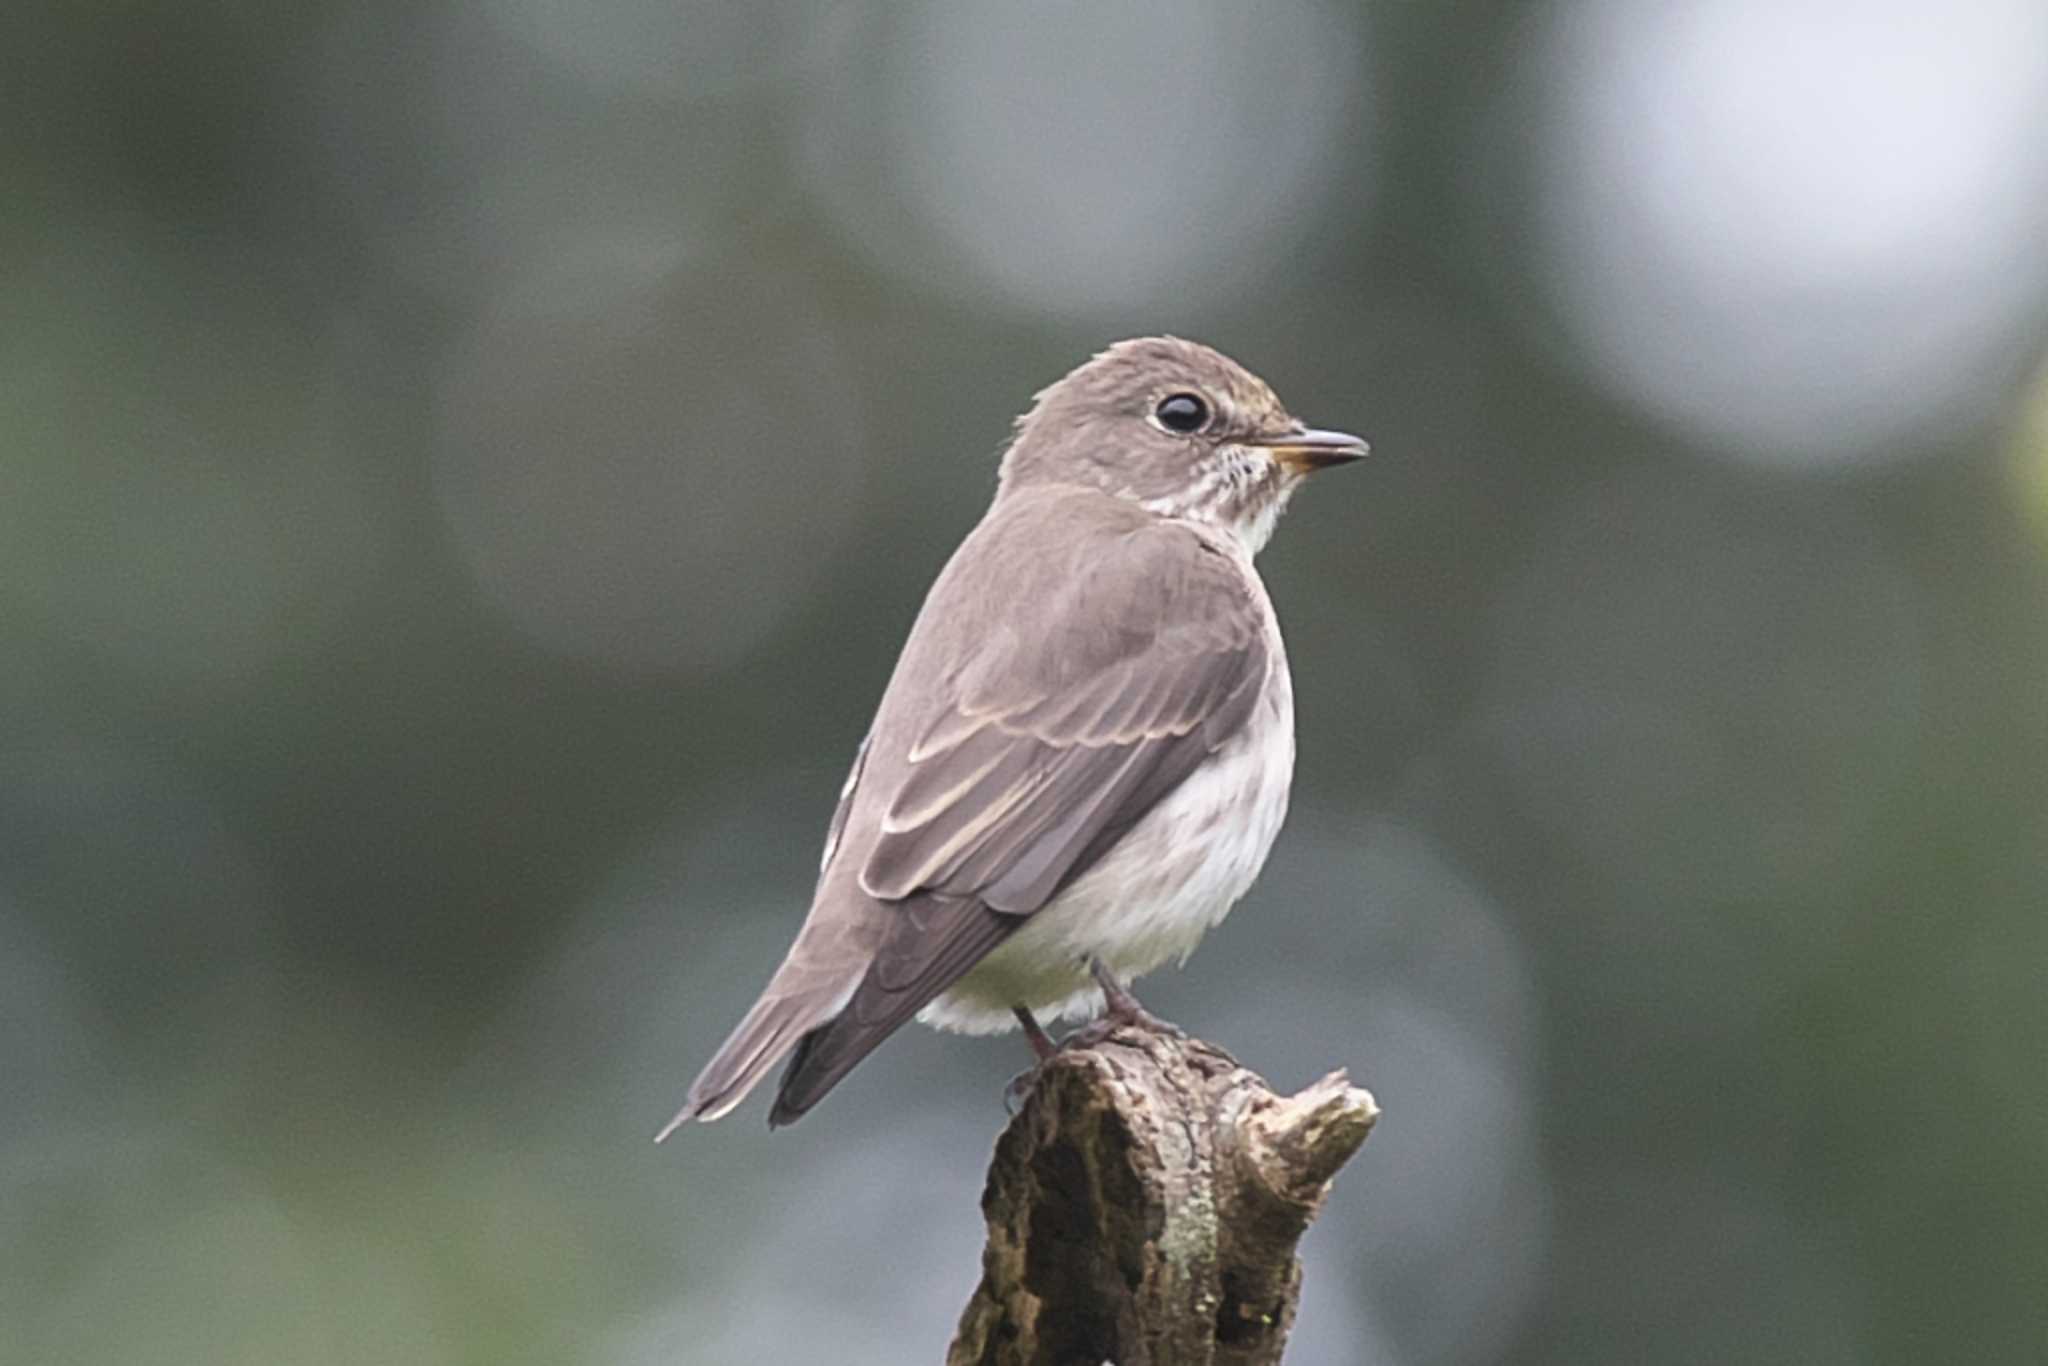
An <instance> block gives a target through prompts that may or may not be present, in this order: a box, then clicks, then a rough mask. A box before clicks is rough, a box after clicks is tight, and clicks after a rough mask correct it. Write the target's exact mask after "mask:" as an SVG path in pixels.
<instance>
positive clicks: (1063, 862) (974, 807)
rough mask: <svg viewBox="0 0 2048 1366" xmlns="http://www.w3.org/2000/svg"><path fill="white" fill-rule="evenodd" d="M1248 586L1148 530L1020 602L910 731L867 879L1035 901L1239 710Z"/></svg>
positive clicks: (1209, 554) (1176, 532) (1010, 908)
mask: <svg viewBox="0 0 2048 1366" xmlns="http://www.w3.org/2000/svg"><path fill="white" fill-rule="evenodd" d="M1255 593H1256V590H1255V589H1254V588H1253V586H1252V585H1251V584H1250V583H1249V581H1248V578H1247V576H1246V574H1245V571H1244V570H1242V569H1241V568H1240V567H1239V566H1238V564H1237V563H1236V562H1234V561H1233V560H1231V559H1230V558H1228V557H1227V556H1225V555H1224V554H1222V553H1221V552H1219V551H1216V550H1214V549H1212V548H1210V547H1208V546H1207V545H1206V544H1205V543H1204V542H1202V541H1200V540H1198V539H1197V538H1196V537H1195V535H1194V533H1193V532H1191V531H1188V530H1186V529H1185V528H1179V527H1172V526H1157V525H1155V526H1151V527H1147V528H1144V529H1143V530H1141V531H1138V532H1135V533H1132V534H1130V535H1128V536H1126V537H1124V538H1123V539H1122V541H1121V542H1120V543H1119V544H1118V545H1117V547H1116V552H1115V553H1112V554H1107V555H1104V556H1101V557H1099V560H1098V562H1097V563H1096V564H1094V565H1091V566H1090V567H1089V570H1088V572H1085V573H1083V574H1080V575H1075V576H1072V577H1071V578H1070V579H1069V581H1068V584H1067V586H1066V588H1065V590H1064V591H1063V592H1060V593H1058V594H1056V595H1055V596H1053V597H1052V598H1050V599H1048V600H1041V601H1037V602H1029V603H1019V604H1015V605H1014V608H1013V612H1012V613H1011V614H1010V615H1009V619H1008V620H1007V621H1005V622H1003V623H1001V624H1000V625H992V627H991V629H990V630H989V631H988V632H986V633H985V634H983V635H981V636H980V637H979V638H977V639H975V640H974V641H973V642H972V645H971V647H970V649H969V651H967V657H966V658H965V659H964V660H962V661H960V664H959V666H958V667H957V669H956V671H955V672H953V673H952V675H951V677H952V682H951V684H950V685H949V686H947V687H946V688H944V689H942V690H941V693H940V698H939V704H938V705H937V706H935V707H934V708H933V709H932V714H931V715H930V717H929V719H928V720H926V721H925V722H924V724H923V725H922V726H921V727H919V728H917V729H916V730H915V731H913V732H911V733H910V736H909V738H910V744H909V747H908V753H907V755H906V756H905V762H904V763H903V764H902V765H901V766H900V767H898V768H897V770H896V774H897V782H896V784H895V787H894V790H893V792H891V793H890V794H889V796H888V801H887V804H886V806H885V807H884V808H883V812H882V818H881V829H880V832H879V834H878V836H877V838H876V839H875V841H874V843H873V845H872V846H871V847H870V849H869V850H868V854H867V860H866V862H865V863H864V864H863V866H862V868H861V874H860V880H861V886H862V888H863V889H864V890H866V891H867V892H868V894H869V895H871V896H875V897H878V898H880V899H882V900H885V901H894V900H900V899H902V898H905V897H909V896H912V895H913V894H916V893H919V892H932V893H938V894H941V895H944V896H949V897H961V898H973V899H975V900H978V901H981V902H982V903H984V904H985V905H987V906H989V907H991V908H993V909H995V910H997V911H1001V912H1004V913H1006V914H1009V915H1028V914H1029V913H1031V912H1032V911H1035V910H1037V909H1038V908H1039V907H1040V906H1043V905H1044V904H1045V903H1046V902H1047V901H1049V900H1050V899H1051V898H1052V896H1053V894H1054V893H1055V892H1057V891H1058V890H1059V889H1060V888H1062V887H1064V886H1065V885H1066V884H1067V883H1068V882H1070V881H1071V880H1073V879H1074V878H1075V877H1077V876H1079V875H1080V874H1081V873H1082V872H1084V871H1085V870H1086V869H1087V868H1088V866H1089V865H1090V864H1092V863H1093V862H1094V860H1095V859H1096V858H1098V857H1100V855H1101V854H1102V853H1103V851H1104V850H1105V849H1106V848H1107V847H1108V846H1109V845H1110V844H1111V843H1113V842H1114V841H1115V839H1116V838H1117V837H1118V836H1119V835H1121V834H1122V833H1123V832H1124V831H1125V830H1127V829H1129V828H1130V827H1131V825H1132V824H1133V823H1135V822H1136V821H1137V819H1138V818H1139V817H1140V816H1142V815H1143V814H1144V813H1145V812H1146V811H1147V810H1148V809H1150V808H1151V806H1152V805H1153V804H1154V803H1155V802H1157V801H1158V800H1159V799H1160V798H1161V797H1162V796H1164V795H1165V794H1166V793H1167V792H1169V791H1171V790H1172V789H1173V788H1174V787H1175V786H1177V785H1178V784H1179V783H1180V782H1181V781H1182V780H1183V779H1184V778H1186V777H1187V776H1188V774H1190V773H1191V772H1193V771H1194V769H1195V767H1196V766H1197V765H1198V764H1200V763H1201V762H1202V760H1203V759H1205V758H1207V757H1208V756H1209V755H1210V754H1211V753H1212V752H1214V751H1215V749H1216V748H1217V746H1219V745H1220V744H1222V743H1223V741H1224V740H1225V739H1227V738H1228V737H1229V736H1230V735H1231V734H1232V733H1233V732H1235V731H1236V730H1237V729H1238V728H1239V727H1240V726H1242V725H1243V724H1244V723H1245V720H1246V719H1247V717H1249V715H1250V713H1251V709H1252V707H1253V706H1254V705H1255V704H1256V702H1257V701H1258V698H1259V696H1260V694H1261V691H1262V688H1263V685H1264V683H1265V681H1266V676H1267V672H1268V670H1269V669H1270V667H1271V661H1270V659H1269V658H1268V657H1267V656H1268V651H1267V648H1266V641H1265V630H1264V622H1263V618H1262V612H1263V610H1264V609H1263V603H1262V602H1261V600H1260V599H1259V598H1258V597H1257V596H1255ZM877 795H879V794H877Z"/></svg>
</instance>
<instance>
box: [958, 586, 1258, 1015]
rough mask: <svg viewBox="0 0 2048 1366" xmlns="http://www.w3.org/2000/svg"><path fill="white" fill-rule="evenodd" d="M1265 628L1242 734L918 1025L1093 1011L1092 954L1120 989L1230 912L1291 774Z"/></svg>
mask: <svg viewBox="0 0 2048 1366" xmlns="http://www.w3.org/2000/svg"><path fill="white" fill-rule="evenodd" d="M1267 629H1268V632H1269V645H1270V647H1271V651H1272V655H1271V657H1272V660H1273V668H1272V673H1271V674H1270V675H1269V676H1268V678H1267V681H1266V687H1265V691H1264V694H1263V695H1262V696H1261V698H1260V700H1259V703H1258V705H1257V706H1256V707H1255V708H1254V709H1253V711H1252V715H1251V717H1250V718H1249V719H1248V720H1247V721H1246V723H1245V726H1244V729H1242V730H1240V731H1239V732H1238V733H1237V734H1236V735H1234V736H1232V737H1231V738H1230V739H1229V740H1228V741H1226V742H1225V743H1224V744H1223V746H1222V748H1220V749H1218V750H1217V751H1216V753H1215V754H1213V755H1212V756H1210V758H1209V759H1208V761H1207V762H1205V763H1204V764H1203V765H1202V766H1201V767H1200V768H1198V769H1196V770H1195V771H1194V773H1192V774H1190V775H1189V777H1188V778H1187V780H1186V781H1185V782H1183V783H1182V784H1181V785H1180V786H1179V787H1177V788H1175V789H1174V790H1173V791H1172V792H1170V793H1168V794H1167V795H1166V797H1165V798H1164V799H1162V800H1161V801H1160V803H1159V804H1158V805H1157V806H1155V807H1153V808H1152V810H1150V811H1149V812H1147V813H1146V814H1145V816H1144V817H1143V818H1142V819H1141V820H1140V821H1139V822H1138V823H1137V824H1136V825H1135V826H1133V827H1131V830H1130V832H1129V833H1128V834H1126V835H1125V836H1124V837H1123V838H1122V839H1121V840H1118V841H1117V843H1116V845H1115V847H1113V848H1112V849H1111V850H1110V851H1109V853H1108V854H1106V855H1105V856H1104V857H1103V858H1102V860H1101V861H1100V862H1099V863H1097V864H1096V865H1095V866H1094V867H1093V868H1091V869H1089V870H1088V871H1087V872H1086V873H1083V874H1082V875H1081V876H1080V877H1079V878H1077V879H1075V881H1074V883H1073V885H1071V886H1069V887H1068V888H1066V889H1065V890H1064V891H1062V892H1061V893H1060V894H1059V895H1058V896H1057V897H1055V898H1054V899H1053V900H1052V902H1050V903H1049V904H1048V905H1046V906H1045V907H1044V908H1043V909H1041V910H1039V911H1038V912H1037V913H1036V914H1035V915H1033V916H1032V917H1031V918H1030V919H1029V920H1028V921H1026V922H1025V924H1024V927H1023V928H1022V929H1020V930H1018V931H1017V933H1016V934H1014V935H1012V936H1011V937H1010V938H1009V939H1008V940H1007V941H1005V942H1004V943H1003V945H1002V946H1001V947H1000V948H998V949H997V950H996V951H995V952H993V953H991V954H990V955H989V956H988V957H987V958H985V959H983V960H982V961H981V963H980V964H978V965H977V966H976V967H975V969H974V971H973V972H971V973H969V974H968V975H967V976H966V977H964V978H962V979H961V980H960V981H959V982H957V983H955V984H954V986H953V988H952V989H951V990H950V991H948V992H946V993H945V994H944V995H942V996H940V997H939V998H938V999H937V1000H935V1001H933V1002H932V1003H931V1004H930V1005H928V1006H926V1007H925V1008H924V1010H923V1012H922V1013H920V1014H919V1016H918V1018H919V1019H920V1020H922V1021H923V1022H924V1023H926V1024H929V1025H934V1026H936V1027H938V1028H940V1029H952V1030H959V1031H961V1032H964V1033H972V1034H983V1033H993V1032H996V1031H999V1030H1005V1029H1010V1028H1014V1027H1015V1020H1014V1018H1013V1017H1012V1015H1011V1013H1010V1008H1011V1007H1012V1006H1014V1005H1018V1004H1024V1005H1028V1006H1029V1007H1031V1009H1032V1010H1033V1011H1034V1012H1035V1013H1036V1014H1037V1015H1038V1017H1039V1019H1040V1020H1041V1022H1046V1021H1051V1020H1055V1019H1059V1018H1062V1017H1066V1016H1072V1015H1085V1014H1092V1013H1094V1012H1095V1011H1097V1010H1099V1009H1100V1007H1101V993H1100V992H1099V991H1097V990H1096V989H1095V987H1094V984H1093V981H1092V979H1091V978H1090V976H1089V974H1088V970H1087V966H1086V964H1087V961H1088V959H1089V958H1090V957H1091V956H1093V957H1099V958H1101V959H1102V960H1103V962H1104V963H1106V964H1107V965H1108V966H1109V967H1110V968H1111V969H1112V970H1113V971H1114V972H1116V973H1117V975H1118V976H1120V977H1123V978H1125V979H1126V980H1128V979H1129V978H1133V977H1136V976H1139V975H1141V974H1143V973H1145V972H1149V971H1150V970H1151V969H1153V968H1156V967H1158V966H1159V965H1160V964H1161V963H1164V962H1165V961H1167V960H1168V959H1173V960H1175V961H1184V960H1185V959H1186V958H1187V956H1188V955H1189V954H1190V953H1192V952H1193V951H1194V948H1195V945H1196V944H1197V943H1199V942H1200V941H1201V938H1202V936H1203V935H1204V934H1206V933H1207V932H1208V930H1209V928H1210V927H1211V926H1213V925H1215V924H1216V923H1217V922H1218V921H1220V920H1222V919H1223V917H1224V916H1225V915H1227V914H1228V913H1229V911H1230V908H1231V907H1232V906H1234V905H1235V904H1236V903H1237V901H1238V899H1239V898H1240V897H1242V896H1243V895H1244V894H1245V892H1246V890H1247V889H1249V888H1250V887H1251V885H1252V880H1253V879H1254V878H1256V877H1257V876H1258V874H1259V869H1260V868H1261V867H1263V866H1264V865H1265V862H1266V855H1267V853H1268V852H1269V851H1270V850H1271V849H1272V847H1273V840H1274V838H1275V837H1276V836H1278V835H1279V833H1280V824H1281V822H1282V821H1283V820H1284V819H1285V818H1286V816H1287V790H1288V785H1289V784H1290V782H1291V781H1292V779H1293V776H1294V686H1293V683H1292V681H1291V680H1290V679H1289V677H1288V673H1287V657H1286V654H1285V652H1284V651H1283V649H1282V647H1281V644H1280V634H1279V630H1278V628H1277V626H1275V625H1273V624H1272V622H1271V618H1270V617H1269V618H1268V628H1267Z"/></svg>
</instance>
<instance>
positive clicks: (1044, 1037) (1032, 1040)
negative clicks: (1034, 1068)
mask: <svg viewBox="0 0 2048 1366" xmlns="http://www.w3.org/2000/svg"><path fill="white" fill-rule="evenodd" d="M1010 1009H1011V1011H1012V1012H1014V1013H1015V1015H1016V1016H1017V1023H1018V1024H1020V1025H1023V1026H1024V1041H1025V1042H1026V1043H1028V1044H1030V1045H1031V1052H1032V1054H1033V1055H1034V1056H1035V1057H1036V1058H1037V1059H1038V1060H1039V1061H1040V1062H1044V1061H1045V1060H1046V1059H1047V1058H1049V1057H1051V1056H1052V1055H1053V1054H1055V1053H1057V1052H1059V1051H1060V1046H1059V1045H1058V1044H1056V1043H1054V1042H1053V1039H1052V1035H1050V1034H1048V1033H1046V1032H1045V1026H1044V1025H1041V1024H1040V1023H1039V1022H1038V1017H1037V1016H1035V1015H1033V1014H1032V1013H1031V1008H1030V1007H1029V1006H1011V1007H1010Z"/></svg>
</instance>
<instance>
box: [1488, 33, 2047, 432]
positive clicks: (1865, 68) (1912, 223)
mask: <svg viewBox="0 0 2048 1366" xmlns="http://www.w3.org/2000/svg"><path fill="white" fill-rule="evenodd" d="M1538 33H1539V35H1540V36H1539V38H1538V41H1537V43H1536V45H1535V48H1536V52H1537V54H1538V56H1537V61H1536V64H1535V66H1534V67H1533V68H1532V71H1533V73H1535V74H1534V76H1533V79H1534V81H1535V82H1536V84H1537V86H1538V87H1539V89H1538V91H1537V93H1535V95H1534V98H1533V104H1534V106H1535V110H1534V112H1535V116H1536V122H1537V127H1538V129H1539V130H1540V131H1539V132H1538V133H1537V137H1538V139H1539V150H1538V151H1537V152H1536V154H1535V155H1536V161H1535V165H1534V166H1533V168H1532V171H1531V179H1532V182H1533V185H1534V188H1535V195H1536V205H1535V215H1536V217H1535V222H1534V229H1535V233H1534V235H1535V241H1536V250H1537V253H1538V256H1539V258H1540V259H1539V261H1538V263H1537V268H1538V273H1539V274H1540V275H1541V277H1542V278H1543V279H1544V280H1545V282H1546V284H1547V286H1548V287H1549V289H1550V291H1551V302H1552V306H1553V308H1554V310H1555V313H1556V316H1557V318H1558V319H1559V320H1561V321H1562V323H1563V325H1564V327H1565V329H1566V331H1567V332H1568V334H1569V335H1570V337H1571V339H1572V340H1573V342H1574V343H1575V344H1576V346H1577V348H1578V350H1579V351H1580V352H1581V353H1582V355H1583V359H1584V363H1585V364H1586V366H1587V367H1588V369H1589V371H1590V373H1591V375H1592V377H1593V378H1594V379H1595V380H1596V381H1597V382H1599V383H1600V384H1602V385H1603V386H1605V387H1608V388H1610V389H1612V390H1613V391H1615V392H1616V393H1617V394H1619V395H1621V396H1622V397H1624V398H1626V399H1627V400H1628V401H1630V402H1632V403H1634V404H1637V405H1639V406H1641V407H1642V408H1644V409H1645V410H1647V411H1649V412H1651V413H1653V414H1655V415H1656V416H1658V417H1659V418H1661V419H1663V420H1664V421H1666V422H1669V423H1670V424H1672V425H1673V426H1675V427H1677V428H1679V429H1681V430H1682V431H1684V432H1685V433H1686V434H1687V435H1688V436H1689V437H1690V438H1692V439H1693V440H1694V441H1696V442H1699V443H1701V444H1703V445H1706V446H1708V447H1710V448H1713V449H1716V450H1719V451H1725V452H1727V453H1728V454H1730V455H1733V456H1735V457H1737V458H1740V459H1743V460H1746V461H1750V462H1754V463H1757V464H1761V465H1767V466H1771V467H1774V468H1787V469H1801V468H1816V467H1820V468H1825V467H1832V466H1839V465H1843V464H1849V463H1873V462H1883V461H1886V460H1889V459H1894V458H1898V457H1900V456H1902V455H1904V454H1906V453H1908V452H1910V451H1912V450H1914V449H1925V448H1926V446H1927V445H1928V437H1929V436H1930V435H1931V434H1933V433H1937V432H1940V431H1942V430H1945V429H1949V428H1952V427H1955V426H1964V427H1972V426H1977V425H1981V423H1982V422H1983V421H1985V420H1986V419H1987V417H1988V416H1989V414H1990V412H1991V409H1992V406H1993V405H1994V403H1995V402H1996V401H1997V399H1998V398H1999V396H2000V395H2001V394H2002V393H2004V392H2005V391H2006V390H2007V389H2009V388H2010V386H2011V384H2012V382H2013V381H2014V379H2015V378H2016V375H2015V373H2014V370H2013V366H2012V363H2011V361H2010V357H2011V356H2012V355H2013V354H2014V353H2015V352H2017V351H2021V350H2024V344H2025V342H2026V341H2027V339H2028V338H2029V337H2030V336H2031V335H2032V334H2033V331H2034V329H2036V328H2037V327H2038V325H2039V318H2040V315H2041V310H2042V306H2043V301H2044V295H2048V254H2044V253H2043V252H2042V250H2041V243H2042V241H2043V240H2044V238H2048V138H2044V137H2043V136H2042V133H2041V130H2042V129H2043V128H2044V127H2048V8H2043V7H2042V6H2041V5H2039V4H2037V3H2034V2H2033V0H1963V2H1962V3H1958V4H1952V5H1922V4H1914V3H1911V2H1910V0H1877V2H1876V3H1867V2H1866V0H1803V2H1802V3H1799V4H1793V5H1786V4H1780V3H1776V0H1688V2H1687V3H1682V4H1673V5H1641V4H1634V3H1630V0H1571V2H1570V3H1563V4H1559V5H1556V6H1555V7H1553V9H1552V10H1551V11H1550V13H1549V17H1548V22H1547V23H1545V24H1543V25H1540V26H1539V28H1538ZM1524 93H1525V94H1526V93H1527V92H1526V90H1525V91H1524ZM1508 104H1509V105H1510V106H1514V105H1515V101H1513V100H1510V101H1508ZM1516 109H1517V113H1521V112H1523V111H1522V110H1521V108H1520V107H1519V106H1516Z"/></svg>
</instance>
